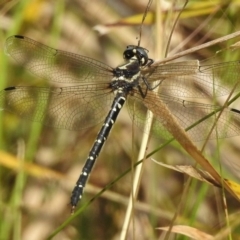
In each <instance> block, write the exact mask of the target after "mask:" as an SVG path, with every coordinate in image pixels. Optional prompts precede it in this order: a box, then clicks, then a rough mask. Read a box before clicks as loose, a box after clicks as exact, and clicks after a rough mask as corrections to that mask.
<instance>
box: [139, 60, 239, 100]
mask: <svg viewBox="0 0 240 240" xmlns="http://www.w3.org/2000/svg"><path fill="white" fill-rule="evenodd" d="M143 74H144V75H145V76H146V78H147V81H148V82H149V83H153V84H156V83H157V82H156V81H158V80H159V81H160V85H159V86H160V91H162V92H164V93H166V92H167V93H168V94H169V95H172V96H175V97H181V98H187V97H194V98H204V97H206V96H223V95H227V94H229V93H230V92H231V90H232V87H233V86H234V85H235V84H236V83H238V82H239V81H240V63H239V61H234V62H226V63H220V64H213V65H205V66H204V65H203V66H200V65H199V62H198V61H197V60H190V61H183V62H176V63H168V64H164V65H159V66H153V67H151V66H150V67H149V68H146V69H145V70H143ZM222 80H224V84H225V85H223V83H222ZM239 89H240V84H239V86H237V88H236V90H239Z"/></svg>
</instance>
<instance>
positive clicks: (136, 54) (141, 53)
mask: <svg viewBox="0 0 240 240" xmlns="http://www.w3.org/2000/svg"><path fill="white" fill-rule="evenodd" d="M147 52H148V50H147V49H145V48H142V47H139V46H134V45H129V46H127V48H126V50H125V51H124V53H123V58H124V59H125V60H131V59H132V58H133V59H134V58H135V59H137V60H138V62H139V64H140V65H141V66H145V65H146V64H147V63H148V60H149V59H148V54H147Z"/></svg>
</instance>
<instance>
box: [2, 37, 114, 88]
mask: <svg viewBox="0 0 240 240" xmlns="http://www.w3.org/2000/svg"><path fill="white" fill-rule="evenodd" d="M5 51H6V53H7V54H9V55H10V56H11V57H12V58H13V59H14V60H15V61H16V62H17V63H19V64H20V65H22V66H24V67H25V68H26V69H28V70H29V71H30V72H31V73H33V74H35V75H37V76H38V77H40V78H44V79H48V80H49V81H51V82H57V83H67V84H71V83H73V84H76V83H80V82H92V81H98V82H101V81H103V82H108V81H110V80H111V79H112V77H113V74H112V68H111V67H109V66H107V65H105V64H103V63H101V62H98V61H96V60H94V59H91V58H88V57H85V56H81V55H77V54H74V53H69V52H64V51H60V50H56V49H54V48H50V47H48V46H45V45H43V44H41V43H39V42H36V41H34V40H32V39H30V38H27V37H23V36H18V35H16V36H11V37H9V38H8V39H7V40H6V44H5Z"/></svg>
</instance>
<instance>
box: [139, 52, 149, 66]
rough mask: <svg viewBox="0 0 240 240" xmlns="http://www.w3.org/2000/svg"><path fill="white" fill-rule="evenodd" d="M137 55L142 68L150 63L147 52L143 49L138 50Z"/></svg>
mask: <svg viewBox="0 0 240 240" xmlns="http://www.w3.org/2000/svg"><path fill="white" fill-rule="evenodd" d="M137 55H138V59H139V61H140V64H141V65H142V66H144V65H146V64H147V62H148V55H147V52H146V51H145V50H144V49H143V48H138V49H137Z"/></svg>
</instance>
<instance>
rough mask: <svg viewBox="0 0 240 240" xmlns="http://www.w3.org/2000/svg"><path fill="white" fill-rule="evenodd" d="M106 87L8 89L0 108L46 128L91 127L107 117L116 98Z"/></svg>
mask: <svg viewBox="0 0 240 240" xmlns="http://www.w3.org/2000/svg"><path fill="white" fill-rule="evenodd" d="M110 91H111V90H110V89H107V86H102V87H100V86H99V85H95V87H94V86H92V87H91V88H90V87H89V86H84V85H83V86H79V85H77V86H71V87H52V88H47V87H41V88H39V87H9V88H6V89H4V90H2V91H1V92H0V108H1V109H5V110H7V111H10V112H13V113H15V114H17V115H19V116H20V117H24V118H27V119H29V120H32V121H36V122H42V123H43V124H44V125H46V126H51V127H56V128H63V129H69V130H80V129H83V128H88V127H91V126H93V125H95V124H97V123H99V122H101V121H103V118H104V117H105V115H106V111H107V106H109V105H111V103H112V100H113V97H114V94H113V93H111V92H110Z"/></svg>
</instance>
